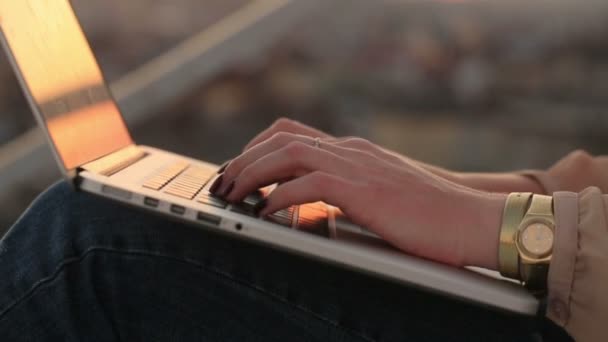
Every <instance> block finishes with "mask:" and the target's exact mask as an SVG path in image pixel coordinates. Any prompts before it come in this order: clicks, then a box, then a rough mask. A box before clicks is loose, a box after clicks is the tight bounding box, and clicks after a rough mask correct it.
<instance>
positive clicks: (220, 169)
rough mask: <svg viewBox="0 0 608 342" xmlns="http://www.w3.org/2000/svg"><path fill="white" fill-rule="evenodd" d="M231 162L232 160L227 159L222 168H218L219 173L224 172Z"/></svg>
mask: <svg viewBox="0 0 608 342" xmlns="http://www.w3.org/2000/svg"><path fill="white" fill-rule="evenodd" d="M230 162H231V161H230V160H227V161H225V162H224V164H222V166H220V168H219V169H218V170H217V174H220V173H223V172H224V171H225V170H226V167H227V166H228V164H230Z"/></svg>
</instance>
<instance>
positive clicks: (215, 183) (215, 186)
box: [209, 174, 224, 195]
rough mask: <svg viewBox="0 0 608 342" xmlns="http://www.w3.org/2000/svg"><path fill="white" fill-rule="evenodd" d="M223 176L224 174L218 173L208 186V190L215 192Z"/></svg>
mask: <svg viewBox="0 0 608 342" xmlns="http://www.w3.org/2000/svg"><path fill="white" fill-rule="evenodd" d="M223 178H224V175H223V174H221V175H219V177H217V178H216V179H215V181H214V182H213V184H211V187H209V192H210V193H212V194H214V195H215V194H216V193H215V192H216V191H217V189H219V188H220V185H222V179H223Z"/></svg>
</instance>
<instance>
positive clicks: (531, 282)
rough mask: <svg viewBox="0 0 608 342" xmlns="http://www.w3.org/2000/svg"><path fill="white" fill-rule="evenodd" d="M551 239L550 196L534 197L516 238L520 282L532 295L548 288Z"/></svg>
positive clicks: (553, 223) (551, 211) (552, 235)
mask: <svg viewBox="0 0 608 342" xmlns="http://www.w3.org/2000/svg"><path fill="white" fill-rule="evenodd" d="M554 240H555V218H554V216H553V197H551V196H543V195H533V196H532V199H531V200H530V206H529V208H528V210H527V211H526V214H525V215H524V217H523V220H522V221H521V224H520V225H519V227H518V229H517V233H516V236H515V246H516V247H517V251H518V253H519V279H520V280H521V281H523V283H524V285H525V286H526V287H527V288H528V289H529V290H531V291H533V292H542V291H544V290H545V289H546V288H547V275H548V273H549V264H550V262H551V256H552V254H553V242H554Z"/></svg>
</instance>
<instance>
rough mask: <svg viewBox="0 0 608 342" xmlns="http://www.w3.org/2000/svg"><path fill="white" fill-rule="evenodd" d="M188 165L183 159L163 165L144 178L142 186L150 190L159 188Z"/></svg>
mask: <svg viewBox="0 0 608 342" xmlns="http://www.w3.org/2000/svg"><path fill="white" fill-rule="evenodd" d="M187 167H188V163H187V162H185V161H178V162H176V163H173V164H171V165H169V166H166V167H164V168H163V169H161V170H160V171H159V172H157V173H155V174H154V175H153V176H152V177H150V178H149V179H148V180H146V181H145V182H144V184H143V186H144V187H146V188H148V189H152V190H160V189H161V188H162V187H163V186H165V185H166V184H167V183H169V182H170V181H171V180H172V179H173V178H175V177H177V175H179V174H180V173H181V172H182V171H184V170H185V169H186V168H187Z"/></svg>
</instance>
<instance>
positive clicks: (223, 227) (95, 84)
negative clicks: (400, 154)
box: [0, 0, 539, 315]
mask: <svg viewBox="0 0 608 342" xmlns="http://www.w3.org/2000/svg"><path fill="white" fill-rule="evenodd" d="M0 25H1V32H2V34H1V37H2V43H3V46H4V49H5V50H6V52H7V55H8V57H9V60H10V62H11V64H12V66H13V69H14V70H15V72H16V74H17V77H18V79H19V81H20V84H21V87H22V88H23V91H24V93H25V95H26V97H27V99H28V101H29V103H30V106H31V108H32V111H33V113H34V115H35V117H36V119H37V121H38V124H39V125H40V127H41V128H42V130H43V131H44V133H45V134H46V137H47V138H48V143H49V145H50V146H51V148H52V151H53V153H54V156H55V159H56V161H57V163H58V165H59V167H60V169H61V171H62V172H63V174H64V175H65V177H66V179H67V180H68V181H69V182H70V183H71V184H73V186H74V187H75V188H76V189H78V190H81V191H85V192H89V193H92V194H95V195H99V196H103V197H106V198H108V199H110V200H113V201H117V202H121V203H124V204H125V205H131V206H135V207H138V208H141V209H144V210H148V211H150V212H155V213H158V214H161V215H164V216H166V217H170V218H174V219H179V220H183V221H186V222H189V223H190V224H192V226H193V227H198V228H200V229H206V230H211V231H216V232H220V233H224V234H228V235H230V236H233V237H235V238H242V239H248V240H252V241H257V242H260V243H264V244H266V245H268V246H269V247H274V248H279V249H283V250H286V251H289V252H292V253H297V254H300V255H304V256H307V257H310V258H314V259H317V260H319V261H323V262H329V263H333V264H337V265H340V266H344V267H348V268H350V269H353V270H356V271H359V272H365V273H368V274H372V275H374V276H378V277H383V278H386V279H390V280H393V281H397V282H400V283H403V284H407V285H408V286H414V287H418V288H421V289H425V290H428V291H433V292H436V293H438V294H440V295H445V296H450V297H453V298H457V299H460V300H464V301H467V302H470V303H474V304H479V305H483V306H487V307H491V308H495V309H498V310H503V311H508V312H512V313H517V314H522V315H534V314H536V312H537V310H538V306H539V305H538V301H537V299H536V298H535V297H534V296H532V295H531V294H530V293H528V292H527V291H526V290H525V289H524V288H523V287H522V286H520V285H519V284H517V283H515V282H512V281H508V280H506V279H500V278H499V277H496V276H494V275H495V274H496V273H492V274H489V275H488V274H487V273H488V272H484V271H483V270H482V271H481V272H479V270H478V271H474V270H471V269H460V268H455V267H450V266H446V265H442V264H438V263H434V262H431V261H428V260H423V259H420V258H416V257H413V256H408V255H407V254H405V253H403V252H400V251H398V250H396V249H394V248H393V247H391V246H390V245H389V244H387V243H386V242H385V241H383V240H382V239H380V238H378V237H377V236H376V235H374V234H373V233H371V232H369V231H367V230H365V229H364V228H362V227H358V226H356V225H354V224H352V223H350V222H348V221H347V220H345V219H343V218H341V217H338V216H337V215H336V213H337V209H336V208H334V207H332V206H329V205H326V204H324V203H321V202H319V203H311V204H305V205H300V206H293V207H291V208H288V209H284V210H281V211H278V212H276V213H274V214H272V215H270V216H269V217H267V218H264V219H262V218H258V217H256V216H255V215H254V214H253V211H252V208H253V206H254V205H255V204H256V203H257V202H258V201H259V200H261V198H262V197H263V196H264V193H265V191H266V192H268V191H272V188H267V189H264V190H263V191H262V190H260V191H258V192H256V193H254V194H251V195H250V196H248V197H247V198H246V199H245V200H244V201H243V203H240V204H230V203H227V202H225V201H223V200H222V199H220V198H217V197H215V196H213V195H212V194H211V193H210V192H209V191H208V190H209V187H210V185H211V184H212V183H213V181H214V179H215V178H216V177H217V170H218V166H217V165H214V164H212V163H208V162H205V161H201V160H195V159H192V158H188V157H185V156H182V155H179V154H175V153H171V152H168V151H164V150H161V149H157V148H154V147H149V146H141V145H137V144H136V143H135V141H134V140H133V139H132V137H131V135H130V134H129V131H128V129H127V126H126V125H125V122H124V120H123V117H122V115H121V113H120V109H119V108H118V106H117V104H116V102H115V101H114V99H113V98H112V95H111V94H110V92H109V89H108V87H107V85H106V83H105V80H104V78H103V75H102V72H101V70H100V68H99V66H98V64H97V61H96V59H95V56H94V55H93V53H92V51H91V49H90V47H89V44H88V42H87V39H86V37H85V35H84V33H83V31H82V29H81V27H80V24H79V22H78V19H77V18H76V16H75V14H74V12H73V9H72V8H71V5H70V3H69V1H68V0H53V1H46V0H18V1H17V0H15V1H13V0H10V1H9V0H3V1H1V2H0ZM481 273H485V274H481Z"/></svg>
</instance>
